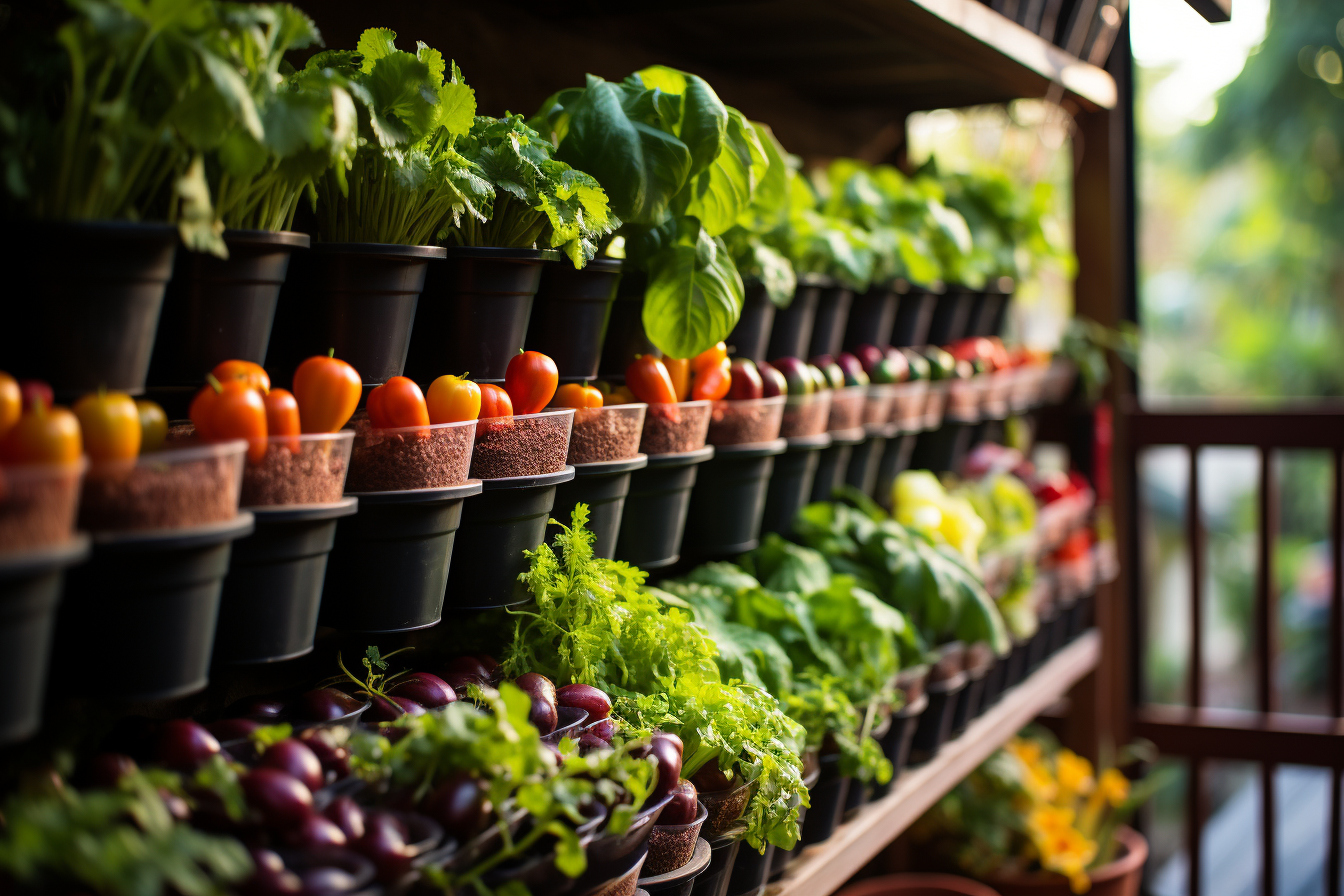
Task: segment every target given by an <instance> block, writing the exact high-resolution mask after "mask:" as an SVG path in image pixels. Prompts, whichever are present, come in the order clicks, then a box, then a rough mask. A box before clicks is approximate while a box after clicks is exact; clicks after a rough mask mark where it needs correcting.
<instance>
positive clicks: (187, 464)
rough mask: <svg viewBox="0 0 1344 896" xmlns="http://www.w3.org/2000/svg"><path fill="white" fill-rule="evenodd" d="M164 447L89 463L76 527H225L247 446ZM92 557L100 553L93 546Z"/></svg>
mask: <svg viewBox="0 0 1344 896" xmlns="http://www.w3.org/2000/svg"><path fill="white" fill-rule="evenodd" d="M169 446H170V447H168V448H165V449H164V450H162V451H153V452H147V453H145V454H141V455H140V457H139V458H137V459H135V460H131V461H99V462H96V463H91V464H90V465H89V472H88V473H87V474H86V475H85V477H84V488H83V491H82V492H81V494H80V499H79V527H80V528H81V529H85V530H88V531H90V532H127V531H131V530H141V531H159V530H170V529H183V528H188V527H192V526H205V525H210V524H217V523H231V522H232V521H233V520H234V517H235V516H236V515H237V512H238V496H239V492H240V490H241V488H242V480H243V454H244V452H245V451H246V450H247V443H246V442H244V441H241V440H237V441H230V442H216V443H213V444H199V443H197V442H196V441H195V440H194V439H184V440H183V441H181V442H178V443H174V442H170V443H169ZM94 554H95V557H97V556H98V555H100V551H99V550H98V549H97V548H96V547H95V551H94Z"/></svg>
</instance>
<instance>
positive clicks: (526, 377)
mask: <svg viewBox="0 0 1344 896" xmlns="http://www.w3.org/2000/svg"><path fill="white" fill-rule="evenodd" d="M559 382H560V371H559V370H558V369H556V366H555V362H554V361H552V360H551V359H550V357H549V356H548V355H543V354H542V353H541V352H520V353H518V354H516V355H514V356H513V357H512V358H511V359H510V360H509V366H508V368H507V369H506V370H505V371H504V391H505V392H507V393H509V401H511V402H512V403H513V407H514V413H517V414H535V413H537V412H538V411H540V410H542V409H543V408H545V407H546V405H547V404H549V403H550V401H551V396H553V395H555V387H556V384H558V383H559Z"/></svg>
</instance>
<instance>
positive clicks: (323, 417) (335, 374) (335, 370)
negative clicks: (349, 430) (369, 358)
mask: <svg viewBox="0 0 1344 896" xmlns="http://www.w3.org/2000/svg"><path fill="white" fill-rule="evenodd" d="M363 390H364V386H363V384H362V383H361V381H360V379H359V373H358V372H357V371H356V370H355V368H353V367H351V366H350V365H349V364H347V363H345V362H344V361H342V360H340V359H339V358H335V357H333V356H332V355H331V354H330V353H329V354H326V355H314V356H313V357H311V358H309V359H308V360H307V361H304V362H303V363H302V364H300V365H299V369H298V370H295V371H294V400H295V401H297V402H298V403H299V422H300V423H301V424H302V425H303V431H304V432H339V431H340V429H341V427H342V426H344V425H345V424H346V422H348V421H349V419H350V415H351V414H353V413H354V412H355V408H357V407H359V399H360V396H361V395H362V394H363Z"/></svg>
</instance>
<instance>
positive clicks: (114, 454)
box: [75, 389, 143, 460]
mask: <svg viewBox="0 0 1344 896" xmlns="http://www.w3.org/2000/svg"><path fill="white" fill-rule="evenodd" d="M75 416H76V417H78V418H79V428H80V432H81V433H82V434H83V437H84V450H85V452H87V453H88V455H89V458H90V459H92V460H134V459H135V458H136V457H138V456H139V455H140V440H141V438H142V437H143V436H142V433H141V431H140V411H139V410H138V409H137V408H136V406H135V399H133V398H131V396H129V395H127V394H126V393H125V392H108V391H106V390H104V389H99V390H98V391H97V392H91V393H89V394H88V395H85V396H84V397H82V398H80V400H79V401H77V402H75Z"/></svg>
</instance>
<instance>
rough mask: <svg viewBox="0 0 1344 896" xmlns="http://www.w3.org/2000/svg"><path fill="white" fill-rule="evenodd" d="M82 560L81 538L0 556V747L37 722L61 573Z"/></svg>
mask: <svg viewBox="0 0 1344 896" xmlns="http://www.w3.org/2000/svg"><path fill="white" fill-rule="evenodd" d="M88 555H89V539H88V536H85V535H81V536H78V537H73V538H72V537H68V536H67V537H66V538H64V539H62V541H61V543H59V544H53V545H50V546H47V547H27V548H25V549H24V550H22V551H14V552H10V551H6V552H5V553H3V554H0V675H3V676H4V681H5V699H4V700H3V701H0V744H8V743H12V742H14V741H17V740H22V739H23V738H25V737H27V736H28V735H30V734H32V733H33V732H34V731H36V730H37V728H38V725H39V724H40V723H41V720H42V698H43V695H44V694H45V693H46V687H47V663H48V661H49V660H50V658H51V642H52V635H53V632H54V631H55V628H56V609H57V606H58V605H59V603H60V600H61V586H62V585H63V583H64V581H65V570H66V569H67V568H68V567H70V566H72V565H74V564H76V563H79V562H80V561H82V560H83V559H84V558H85V557H87V556H88Z"/></svg>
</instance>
